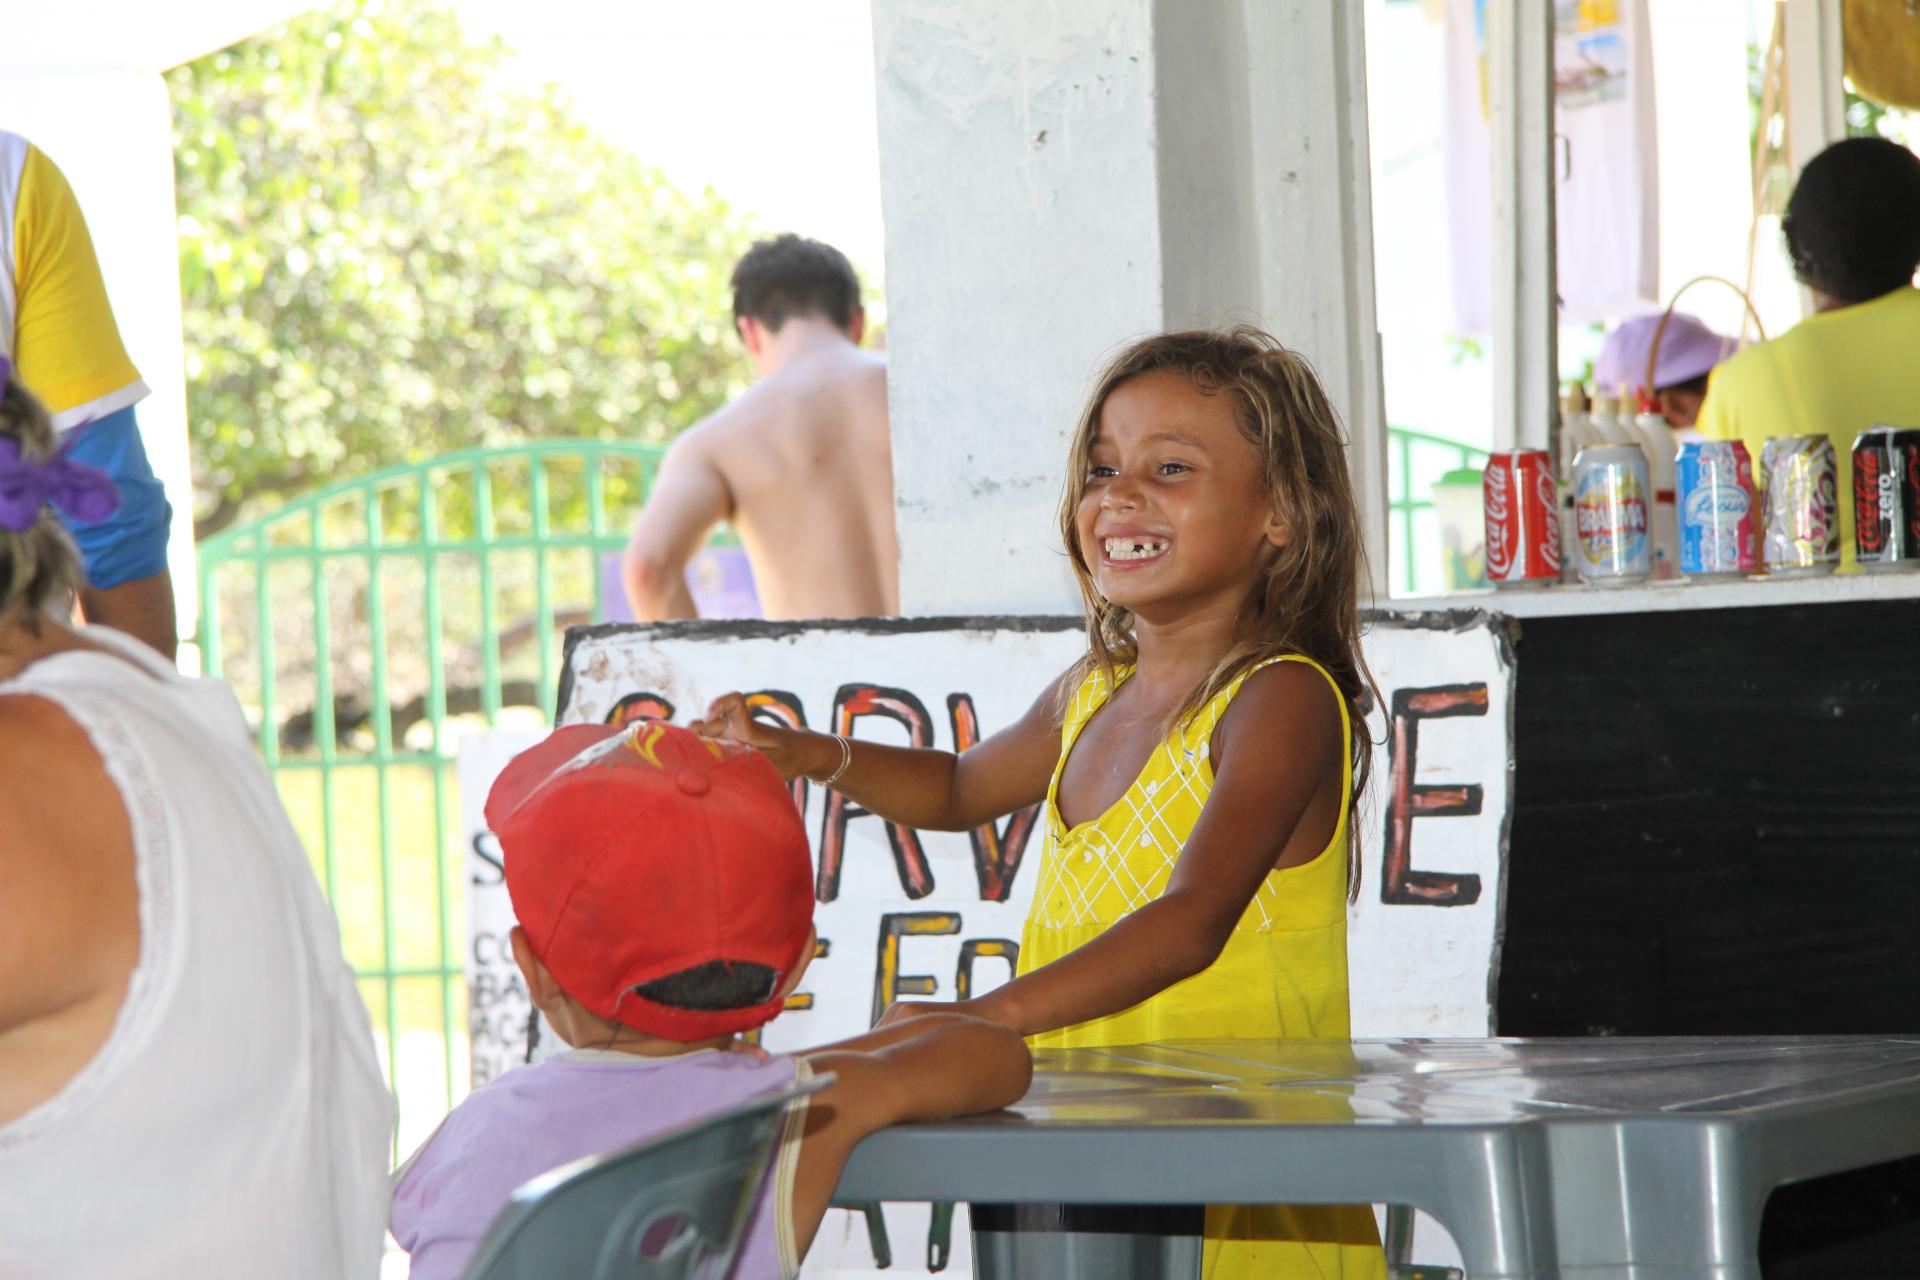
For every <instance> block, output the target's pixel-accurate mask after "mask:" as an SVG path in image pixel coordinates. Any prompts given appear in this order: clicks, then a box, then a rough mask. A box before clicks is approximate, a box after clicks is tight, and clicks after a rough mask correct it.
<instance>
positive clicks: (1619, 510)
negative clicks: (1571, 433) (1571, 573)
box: [1573, 444, 1653, 587]
mask: <svg viewBox="0 0 1920 1280" xmlns="http://www.w3.org/2000/svg"><path fill="white" fill-rule="evenodd" d="M1652 498H1653V486H1652V484H1651V483H1650V482H1649V480H1648V477H1647V454H1646V451H1645V450H1644V449H1642V448H1641V447H1640V446H1639V445H1637V444H1613V445H1596V446H1594V447H1591V448H1587V449H1582V450H1581V451H1580V453H1579V456H1577V457H1576V458H1574V460H1573V514H1574V519H1575V521H1576V522H1577V523H1578V526H1579V533H1580V580H1581V581H1582V582H1584V583H1586V584H1587V585H1588V586H1592V587H1629V586H1633V585H1635V584H1636V583H1641V582H1645V581H1646V580H1647V578H1648V577H1649V576H1650V575H1651V574H1652V573H1653V533H1652V526H1651V524H1650V523H1649V519H1648V517H1649V516H1650V514H1651V507H1652Z"/></svg>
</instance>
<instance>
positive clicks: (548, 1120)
mask: <svg viewBox="0 0 1920 1280" xmlns="http://www.w3.org/2000/svg"><path fill="white" fill-rule="evenodd" d="M805 1072H806V1064H805V1063H803V1062H800V1061H799V1060H798V1059H796V1058H791V1057H785V1056H776V1057H773V1058H770V1059H767V1060H765V1061H760V1060H757V1059H756V1058H753V1057H750V1056H748V1055H746V1054H739V1053H721V1052H719V1051H718V1050H713V1049H706V1050H702V1051H700V1052H698V1053H690V1054H686V1055H685V1056H683V1057H677V1058H642V1057H637V1056H635V1055H633V1054H627V1053H612V1052H606V1051H601V1050H582V1049H574V1050H569V1051H567V1052H564V1053H559V1054H555V1055H554V1056H553V1057H551V1058H549V1059H547V1060H546V1061H544V1062H540V1063H536V1064H535V1065H533V1066H531V1067H520V1068H518V1069H516V1070H513V1071H509V1072H508V1073H507V1074H505V1075H503V1076H501V1077H500V1078H499V1079H497V1080H494V1081H492V1082H491V1083H489V1084H487V1085H485V1086H483V1087H481V1088H480V1089H477V1090H475V1091H474V1093H473V1094H472V1095H471V1096H469V1097H468V1098H467V1099H466V1101H464V1102H462V1103H461V1104H460V1105H459V1106H458V1107H456V1108H454V1110H453V1113H452V1114H451V1115H449V1116H448V1117H447V1118H446V1120H445V1121H444V1122H443V1123H442V1124H441V1126H440V1128H439V1129H438V1130H436V1131H435V1132H434V1134H433V1136H432V1137H430V1138H428V1139H427V1141H426V1144H425V1145H424V1146H422V1147H421V1148H420V1150H419V1151H418V1152H416V1153H415V1154H414V1156H413V1158H412V1159H411V1160H409V1161H408V1162H407V1163H406V1164H405V1165H403V1166H401V1168H400V1170H399V1172H398V1173H397V1174H396V1175H395V1183H394V1191H393V1209H392V1214H391V1217H390V1223H391V1226H392V1229H393V1236H394V1239H396V1240H398V1241H399V1242H400V1247H401V1248H403V1249H405V1250H406V1251H407V1252H408V1253H409V1254H410V1255H412V1271H411V1272H410V1275H411V1276H412V1280H458V1277H459V1276H460V1275H461V1273H462V1272H463V1271H464V1270H465V1269H466V1266H467V1263H468V1262H470V1261H471V1260H472V1258H473V1254H474V1251H475V1250H476V1249H478V1248H479V1246H480V1241H481V1240H482V1239H483V1238H484V1237H485V1236H486V1233H487V1228H488V1227H489V1226H490V1225H492V1223H493V1219H494V1216H495V1215H496V1214H498V1213H499V1212H500V1210H502V1209H503V1208H505V1207H506V1204H507V1201H508V1199H509V1198H511V1197H512V1195H513V1192H514V1189H515V1188H517V1187H519V1186H520V1185H521V1184H522V1183H524V1182H526V1181H528V1180H529V1179H531V1178H534V1177H537V1176H539V1175H540V1174H542V1173H545V1172H546V1171H547V1170H549V1169H554V1168H557V1167H559V1166H560V1165H563V1164H567V1163H568V1162H570V1161H573V1160H578V1159H580V1158H581V1157H583V1156H590V1155H596V1154H598V1153H600V1152H603V1151H611V1150H614V1149H615V1148H617V1147H623V1146H626V1145H627V1144H629V1143H633V1142H639V1141H641V1140H642V1139H645V1138H649V1137H652V1136H654V1135H655V1134H658V1133H663V1132H665V1131H666V1130H668V1129H672V1128H676V1127H678V1126H680V1125H683V1124H689V1123H691V1122H693V1121H696V1120H699V1119H700V1118H701V1117H703V1116H709V1115H713V1114H715V1113H717V1112H720V1111H725V1110H727V1109H728V1108H730V1107H733V1106H737V1105H738V1104H740V1103H742V1102H745V1101H746V1100H748V1099H749V1098H753V1097H757V1096H759V1095H761V1094H765V1093H771V1092H773V1091H774V1090H777V1089H783V1088H785V1087H786V1086H788V1085H790V1084H792V1083H793V1082H794V1081H795V1080H796V1079H798V1078H804V1075H805ZM803 1105H804V1104H803ZM803 1116H804V1112H803V1110H802V1109H801V1108H796V1109H795V1112H794V1114H793V1115H792V1116H791V1117H790V1118H789V1120H788V1123H787V1128H786V1132H785V1135H784V1136H783V1139H782V1143H781V1148H780V1153H779V1155H778V1157H777V1158H776V1160H775V1164H774V1170H773V1176H770V1177H769V1178H768V1179H767V1181H766V1183H765V1184H764V1186H763V1187H762V1189H761V1192H760V1197H759V1200H758V1202H757V1203H756V1204H755V1206H754V1209H753V1213H752V1216H751V1217H750V1218H749V1219H748V1222H747V1234H746V1238H745V1240H744V1241H743V1242H742V1243H741V1246H740V1252H739V1253H738V1254H737V1255H736V1256H735V1261H734V1265H733V1270H732V1272H730V1273H729V1276H730V1280H772V1278H774V1277H791V1276H792V1275H793V1274H794V1273H795V1271H796V1270H797V1269H798V1266H799V1258H798V1257H797V1256H796V1255H795V1250H794V1248H793V1232H792V1223H791V1204H792V1191H793V1164H794V1158H795V1157H796V1156H797V1155H798V1152H799V1139H798V1134H799V1132H800V1122H801V1120H802V1119H803Z"/></svg>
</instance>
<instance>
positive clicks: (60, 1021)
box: [0, 362, 392, 1280]
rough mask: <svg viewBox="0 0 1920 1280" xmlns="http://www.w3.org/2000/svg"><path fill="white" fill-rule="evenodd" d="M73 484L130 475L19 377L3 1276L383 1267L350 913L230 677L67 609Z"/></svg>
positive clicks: (80, 492)
mask: <svg viewBox="0 0 1920 1280" xmlns="http://www.w3.org/2000/svg"><path fill="white" fill-rule="evenodd" d="M3 363H4V362H0V364H3ZM5 372H6V371H5V370H4V369H3V368H0V382H7V380H6V378H5ZM95 474H97V473H95ZM56 505H57V506H59V507H61V508H62V509H64V510H66V511H67V512H68V513H69V514H85V510H84V509H86V508H88V507H91V508H93V509H94V510H96V511H97V510H98V509H99V508H100V507H101V506H103V505H104V506H106V507H107V508H109V509H110V507H111V505H112V499H111V497H110V496H104V495H102V494H101V493H100V492H99V490H98V487H97V483H96V482H95V481H94V480H92V479H90V478H89V476H88V475H87V474H84V473H82V472H80V471H78V470H76V469H74V468H72V467H71V466H70V465H69V464H67V463H65V462H64V460H63V459H62V458H61V457H60V455H58V454H57V453H56V452H55V450H54V440H53V437H52V435H51V433H50V432H49V431H48V430H47V426H46V418H45V414H44V412H42V411H41V410H40V408H39V406H38V405H37V404H35V403H34V402H33V401H32V400H31V398H30V397H28V396H26V395H25V393H24V392H23V391H22V390H21V389H20V388H19V387H17V386H13V385H11V384H10V383H8V384H7V385H6V386H5V387H4V389H3V390H0V975H3V977H0V1276H4V1277H6V1278H7V1280H42V1278H51V1277H80V1276H85V1277H89V1278H93V1277H119V1276H129V1277H131V1276H140V1277H162V1276H166V1277H170V1276H192V1277H196V1278H202V1277H226V1276H232V1277H240V1276H246V1277H256V1276H267V1275H271V1276H291V1277H308V1276H311V1277H315V1278H316V1280H318V1278H320V1277H325V1278H326V1280H337V1278H338V1277H366V1278H369V1280H370V1278H371V1277H373V1276H374V1275H376V1274H377V1272H378V1269H379V1259H380V1254H381V1242H382V1226H383V1219H384V1217H385V1210H386V1179H385V1171H386V1168H387V1164H388V1154H389V1153H388V1139H389V1134H390V1131H391V1121H392V1111H391V1101H390V1099H389V1097H388V1095H387V1092H386V1090H385V1088H384V1086H383V1085H382V1083H381V1078H380V1071H379V1066H378V1063H377V1062H376V1060H375V1056H374V1050H373V1041H372V1036H371V1032H370V1030H369V1025H368V1020H367V1012H366V1007H365V1005H364V1004H363V1003H362V1002H361V1000H360V996H359V993H358V991H357V989H356V988H355V986H354V981H353V975H352V973H351V971H350V970H349V969H348V967H347V965H346V963H345V961H344V960H343V959H342V957H341V953H340V936H339V930H338V928H337V927H336V925H335V923H334V920H333V916H332V914H331V913H330V911H329V910H328V908H327V905H326V903H325V901H324V900H323V899H322V897H321V895H320V892H319V889H318V886H317V885H316V884H315V883H314V879H313V872H312V870H311V868H310V866H309V864H308V862H307V858H306V854H305V852H304V851H303V850H302V848H301V845H300V841H299V838H298V837H297V836H296V835H295V834H294V831H293V829H292V827H291V826H290V825H289V824H288V821H287V818H286V815H285V813H284V812H283V810H282V809H281V807H280V801H279V797H278V796H277V795H276V793H275V791H274V788H273V784H272V782H271V781H270V780H269V778H268V776H267V773H266V771H265V769H264V768H262V767H261V764H260V762H259V760H258V759H257V757H256V756H255V754H254V750H253V744H252V741H251V738H250V736H249V733H248V730H247V726H246V722H245V720H244V719H243V717H242V716H241V713H240V708H239V706H238V704H237V703H236V702H235V701H234V699H233V696H232V694H231V693H230V692H229V691H228V690H227V688H226V686H224V685H222V684H219V683H218V682H216V681H211V680H190V679H186V678H183V677H181V676H180V675H178V674H177V673H175V672H174V671H173V670H172V668H171V667H169V666H168V665H167V664H166V663H165V662H163V661H161V660H160V658H159V657H158V656H157V655H155V654H153V653H151V652H150V651H148V650H146V649H145V648H144V647H143V646H141V645H140V644H138V643H137V642H134V641H132V640H130V639H128V638H127V637H125V636H122V635H120V634H119V633H117V632H111V631H102V630H98V629H95V630H84V631H76V630H74V629H72V628H70V627H68V626H67V625H65V623H64V622H63V621H62V618H63V617H64V616H65V615H66V613H67V612H68V610H69V609H70V608H71V603H70V602H71V599H72V588H73V585H74V583H75V582H76V581H77V578H78V572H79V570H78V563H77V559H76V556H75V553H74V551H73V547H72V544H71V542H70V541H68V539H67V536H66V534H65V533H64V532H63V531H62V530H61V528H60V525H59V523H58V522H57V521H56V520H55V518H54V516H53V514H52V512H53V507H54V506H56ZM76 508H79V509H81V510H79V511H76ZM96 518H97V517H96Z"/></svg>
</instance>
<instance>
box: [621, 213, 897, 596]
mask: <svg viewBox="0 0 1920 1280" xmlns="http://www.w3.org/2000/svg"><path fill="white" fill-rule="evenodd" d="M733 313H734V325H735V326H736V327H737V328H738V329H739V331H740V337H741V340H742V341H744V342H745V343H746V346H747V353H748V355H749V356H751V357H752V359H753V367H754V372H755V373H756V375H757V380H756V381H755V382H754V384H753V386H751V387H749V388H748V389H747V391H746V392H745V393H744V394H742V395H741V396H740V397H739V398H738V399H736V400H734V401H733V403H731V404H729V405H727V406H726V407H725V408H723V409H721V410H720V411H719V412H718V413H715V414H714V415H713V416H712V417H710V418H708V419H707V420H706V421H704V422H702V423H700V424H699V425H698V426H696V427H694V428H693V429H692V430H690V431H688V432H687V433H686V434H684V435H682V436H681V437H680V438H679V439H678V440H676V441H675V442H674V444H673V447H672V448H670V449H669V450H668V451H667V456H666V460H665V461H664V462H663V463H662V464H661V467H660V474H659V477H658V478H657V479H656V481H655V483H654V488H653V492H652V493H650V494H649V495H648V497H647V505H646V509H645V510H644V511H642V512H641V513H640V519H639V522H638V524H637V525H636V526H635V528H634V531H633V538H632V540H631V541H630V542H629V543H628V545H627V550H626V555H625V557H624V559H623V563H622V570H623V574H622V576H623V579H624V581H625V583H626V589H627V601H628V603H629V604H631V605H632V607H633V616H634V617H635V618H637V619H639V620H640V621H643V622H653V621H660V620H663V619H667V618H692V617H695V616H697V612H696V610H695V608H694V604H693V596H692V595H691V593H690V592H689V591H688V589H687V583H686V568H687V562H688V561H689V560H690V559H692V557H693V555H694V554H695V553H696V552H697V551H698V550H699V549H700V547H701V546H702V544H704V543H705V541H706V539H707V535H708V533H710V532H711V531H712V529H713V526H714V525H715V524H717V523H719V522H720V521H722V520H726V521H730V522H731V523H732V525H733V527H734V529H735V530H736V531H737V532H738V533H739V535H740V541H741V542H742V544H744V546H745V547H746V552H747V559H748V560H749V562H751V564H752V565H753V576H754V582H755V585H756V587H757V589H758V591H759V593H760V604H761V609H762V611H763V612H764V614H765V615H766V616H767V617H769V618H862V617H875V616H880V615H885V614H892V613H897V612H899V608H900V588H899V581H898V561H899V544H898V542H897V541H896V539H895V535H894V524H893V448H892V443H891V440H890V437H889V433H888V424H887V364H886V361H885V360H884V359H883V358H881V357H880V356H877V355H873V354H871V353H869V352H865V351H862V350H861V349H860V339H861V336H862V334H863V333H864V331H865V328H866V313H865V312H864V311H862V310H861V307H860V282H859V280H858V278H857V277H856V276H855V275H854V272H853V267H852V266H851V265H850V264H849V263H848V262H847V259H846V258H845V256H844V255H842V254H841V253H840V252H839V250H837V249H834V248H833V247H831V246H829V245H825V244H822V243H820V242H819V241H817V240H807V239H802V238H801V237H799V236H795V235H783V236H779V237H777V238H775V239H772V240H763V241H761V242H760V243H758V244H756V245H754V246H753V248H752V249H750V250H748V251H747V253H746V256H744V257H743V258H741V259H740V262H739V265H737V266H736V267H735V268H734V270H733Z"/></svg>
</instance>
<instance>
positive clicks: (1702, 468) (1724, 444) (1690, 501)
mask: <svg viewBox="0 0 1920 1280" xmlns="http://www.w3.org/2000/svg"><path fill="white" fill-rule="evenodd" d="M1674 469H1675V476H1676V479H1677V480H1678V481H1679V488H1680V573H1681V575H1682V576H1684V577H1686V578H1689V579H1692V580H1694V581H1704V580H1708V579H1713V578H1737V577H1741V576H1743V575H1745V574H1749V573H1757V572H1759V569H1760V553H1759V551H1758V549H1757V547H1756V545H1755V544H1756V542H1757V539H1756V538H1755V537H1754V521H1753V514H1754V500H1753V458H1752V456H1751V455H1749V454H1748V453H1747V446H1746V445H1744V444H1742V443H1740V442H1739V441H1738V440H1689V441H1687V442H1686V443H1685V444H1683V445H1681V446H1680V457H1679V458H1678V460H1677V461H1676V462H1675V464H1674Z"/></svg>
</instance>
